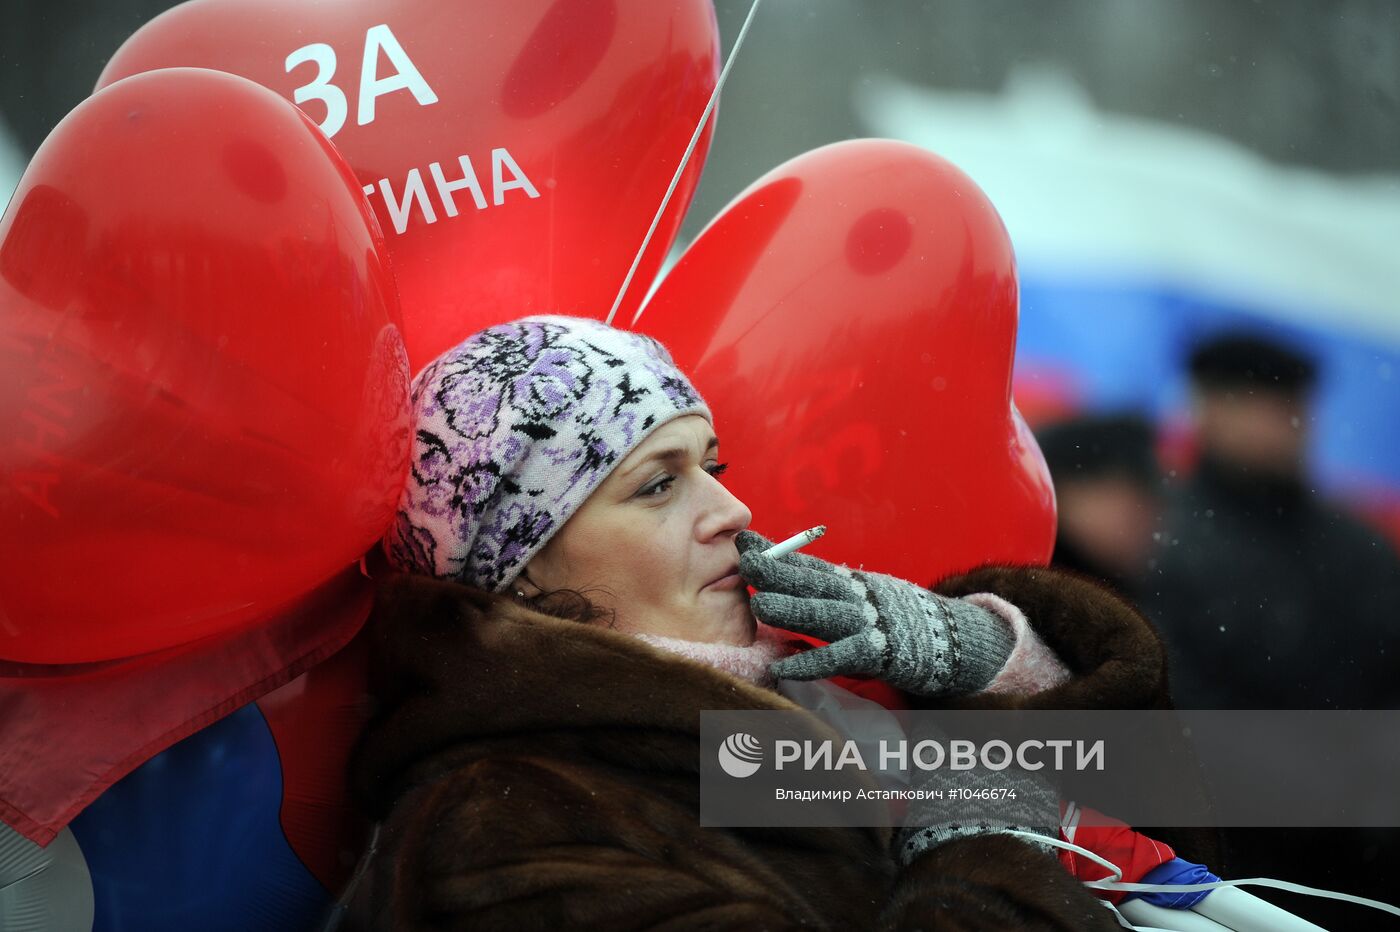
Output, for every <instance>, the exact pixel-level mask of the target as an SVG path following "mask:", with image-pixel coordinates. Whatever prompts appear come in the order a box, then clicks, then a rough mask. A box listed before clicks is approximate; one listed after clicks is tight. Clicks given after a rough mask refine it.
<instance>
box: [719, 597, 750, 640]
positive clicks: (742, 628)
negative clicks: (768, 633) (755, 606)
mask: <svg viewBox="0 0 1400 932" xmlns="http://www.w3.org/2000/svg"><path fill="white" fill-rule="evenodd" d="M757 634H758V621H757V619H755V618H754V616H753V612H751V611H749V602H748V599H745V600H744V604H743V605H742V606H738V607H737V608H736V609H735V610H733V611H731V612H730V613H729V615H728V616H727V617H726V618H725V620H724V623H723V624H722V625H721V626H720V628H719V630H718V633H717V636H716V637H715V639H714V640H715V641H717V642H719V643H722V644H733V645H735V646H736V647H748V646H749V645H750V644H752V643H753V642H754V638H755V637H756V636H757Z"/></svg>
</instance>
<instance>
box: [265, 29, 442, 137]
mask: <svg viewBox="0 0 1400 932" xmlns="http://www.w3.org/2000/svg"><path fill="white" fill-rule="evenodd" d="M380 52H383V53H384V54H385V55H386V56H388V59H389V64H391V65H393V66H394V71H393V72H392V73H390V74H389V75H388V76H387V77H383V78H381V77H379V53H380ZM307 63H312V64H315V65H316V77H315V78H314V79H313V80H312V82H311V83H310V84H303V85H302V86H301V87H299V88H297V89H296V91H295V93H293V95H292V100H293V101H294V102H295V103H296V104H297V105H298V106H300V105H302V104H304V103H306V102H307V101H309V100H319V101H321V102H322V103H323V104H325V105H326V116H325V119H323V120H322V121H321V122H320V123H319V124H317V125H319V126H320V127H321V132H323V133H325V134H326V136H327V137H332V136H334V135H335V134H336V133H338V132H340V130H341V127H343V126H344V125H345V117H346V115H347V113H348V106H347V103H346V100H345V92H344V91H342V90H341V89H340V88H339V87H337V86H336V85H334V84H332V83H331V78H333V77H335V68H336V57H335V49H333V48H331V47H330V46H329V45H327V44H326V43H324V42H313V43H312V44H311V45H303V46H302V47H301V48H299V49H297V50H296V51H294V52H292V53H291V54H290V55H288V56H287V61H286V69H287V73H288V74H291V73H292V71H293V70H294V69H296V68H297V67H298V66H300V65H304V64H307ZM404 90H406V91H408V92H409V93H411V94H412V95H413V99H414V100H416V101H418V104H419V106H423V107H426V106H427V105H428V104H435V103H437V100H438V98H437V94H435V93H434V92H433V89H432V88H431V87H429V86H428V82H427V81H426V80H425V79H424V78H423V73H422V72H420V71H419V70H418V66H417V65H415V64H413V59H411V58H409V57H408V53H407V52H405V51H404V50H403V46H402V45H400V44H399V40H398V39H397V38H395V36H394V31H393V30H392V29H390V28H389V25H388V24H387V23H380V24H379V25H378V26H371V27H370V28H369V29H368V30H366V31H365V47H364V54H363V56H362V57H361V59H360V98H359V102H358V105H357V106H356V109H355V122H356V123H357V124H358V125H360V126H365V125H367V124H369V123H373V122H374V114H375V101H376V100H378V99H379V98H380V97H382V96H384V95H385V94H392V93H393V92H394V91H404Z"/></svg>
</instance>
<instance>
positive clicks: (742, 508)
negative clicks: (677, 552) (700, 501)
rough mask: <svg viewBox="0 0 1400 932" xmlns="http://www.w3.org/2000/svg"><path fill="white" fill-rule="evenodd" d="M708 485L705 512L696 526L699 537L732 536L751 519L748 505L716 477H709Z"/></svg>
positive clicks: (706, 539)
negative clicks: (707, 499) (708, 492)
mask: <svg viewBox="0 0 1400 932" xmlns="http://www.w3.org/2000/svg"><path fill="white" fill-rule="evenodd" d="M710 487H711V488H710V497H709V501H707V503H706V509H705V514H704V515H703V517H702V518H701V520H700V522H699V524H698V525H697V528H696V529H697V530H698V531H699V537H700V539H701V540H703V541H708V540H710V539H712V538H714V537H718V536H721V535H724V536H729V537H732V536H734V535H735V534H738V533H739V532H740V531H742V530H744V529H745V528H747V527H748V526H749V524H750V522H752V521H753V512H751V511H749V506H747V505H745V504H744V503H743V502H741V501H739V499H738V498H736V497H735V495H734V493H733V492H731V491H729V489H727V488H725V487H724V485H723V484H722V483H721V482H720V481H719V480H718V479H714V478H711V479H710Z"/></svg>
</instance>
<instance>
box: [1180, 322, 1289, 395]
mask: <svg viewBox="0 0 1400 932" xmlns="http://www.w3.org/2000/svg"><path fill="white" fill-rule="evenodd" d="M1189 365H1190V371H1191V381H1192V382H1193V383H1194V384H1195V385H1196V386H1197V387H1198V388H1201V389H1204V390H1206V391H1211V390H1221V391H1227V390H1240V389H1245V390H1252V391H1269V392H1275V393H1278V394H1286V395H1304V394H1307V393H1308V391H1310V390H1311V389H1312V387H1313V385H1314V384H1316V382H1317V364H1316V363H1315V362H1313V360H1312V359H1310V358H1308V357H1307V356H1305V355H1303V354H1302V353H1300V352H1298V351H1296V350H1294V349H1292V348H1290V347H1288V346H1286V345H1284V344H1283V343H1280V342H1278V341H1277V340H1272V339H1269V338H1267V337H1263V336H1260V335H1259V334H1256V333H1247V332H1234V333H1225V334H1220V335H1218V336H1215V337H1212V338H1210V339H1209V340H1206V341H1205V342H1203V343H1201V344H1199V345H1197V347H1196V348H1195V349H1194V350H1193V351H1192V352H1191V357H1190V363H1189Z"/></svg>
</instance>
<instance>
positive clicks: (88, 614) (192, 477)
mask: <svg viewBox="0 0 1400 932" xmlns="http://www.w3.org/2000/svg"><path fill="white" fill-rule="evenodd" d="M407 380H408V371H407V361H406V358H405V356H404V351H403V343H402V338H401V336H400V333H399V325H398V307H397V303H396V297H395V292H394V287H393V279H392V276H391V274H390V273H389V270H388V266H387V261H386V259H385V256H384V246H383V239H382V237H381V236H380V234H379V231H378V227H377V225H376V223H375V220H374V217H373V214H372V213H371V212H370V210H369V206H368V204H367V203H366V202H365V199H364V197H363V195H362V194H361V192H360V187H359V184H358V183H357V181H356V179H355V177H354V175H353V173H352V172H351V171H350V169H349V167H348V166H347V165H346V164H345V162H344V161H343V160H342V159H341V158H340V156H339V155H338V154H337V153H336V151H335V148H334V147H333V146H332V145H331V144H330V143H329V142H327V141H326V139H325V137H324V136H323V135H322V134H321V133H320V132H319V131H318V130H317V129H316V127H315V125H314V124H312V123H311V122H310V121H309V120H308V119H307V118H306V117H305V115H304V114H302V113H301V112H300V111H298V110H297V109H296V108H295V107H293V106H292V105H290V104H288V103H287V102H286V101H284V100H282V99H281V98H280V97H278V96H277V95H276V94H274V93H272V92H271V91H268V90H267V89H265V88H262V87H259V86H258V85H256V84H254V83H252V82H250V81H247V80H245V79H243V78H239V77H236V76H233V75H229V74H221V73H219V72H215V71H203V70H198V69H174V70H169V71H161V72H153V73H151V74H146V75H141V76H139V77H135V78H131V79H129V80H126V81H122V82H120V83H119V84H116V85H113V86H112V87H110V88H108V89H106V90H104V91H101V92H99V93H98V94H96V95H94V96H93V97H92V98H90V99H89V100H87V101H86V102H84V103H83V104H82V105H80V106H79V107H78V108H77V109H76V110H74V111H73V112H72V113H71V114H69V116H68V117H67V118H66V119H65V120H64V121H63V122H62V123H60V124H59V126H58V127H57V128H56V129H55V130H54V131H53V133H52V135H50V137H49V138H48V140H47V141H46V142H45V143H44V145H43V146H42V147H41V148H40V149H39V151H38V153H37V154H36V155H35V156H34V160H33V162H32V163H31V164H30V166H29V169H28V171H27V172H26V173H25V175H24V177H23V178H22V179H21V180H20V183H19V187H18V188H17V189H16V191H15V194H14V198H13V200H12V201H11V202H10V206H9V208H8V209H7V210H6V212H5V215H4V218H3V220H0V436H3V437H5V438H6V439H5V442H4V444H3V445H0V476H3V485H0V658H5V659H9V660H17V661H23V662H27V663H76V662H85V661H93V660H103V659H108V658H113V657H121V656H128V655H132V654H137V653H142V652H145V651H151V650H155V649H158V648H162V647H167V646H171V645H175V644H180V643H184V642H186V641H189V640H192V639H194V638H199V637H204V636H207V635H211V634H216V633H220V632H223V631H227V630H231V629H233V628H236V627H238V626H240V625H243V624H246V623H250V622H252V621H255V620H257V619H259V618H260V617H265V616H266V615H267V613H268V612H270V611H272V610H275V609H276V607H277V606H279V605H281V604H283V603H285V602H287V601H288V600H290V599H292V598H294V597H296V596H298V595H299V594H301V593H304V592H306V591H308V590H310V589H311V588H312V587H314V586H316V585H317V584H319V583H321V582H323V581H324V580H326V579H328V578H329V577H331V576H332V575H333V574H334V573H336V572H337V571H338V570H340V569H341V568H343V567H345V566H346V565H348V564H350V563H353V561H354V560H355V559H357V558H358V556H359V555H360V554H361V553H363V552H364V551H365V550H366V549H367V548H368V547H369V546H370V545H371V544H372V543H373V542H374V541H375V540H376V539H377V538H378V537H379V535H380V534H381V533H382V532H383V530H384V528H385V527H386V526H387V523H388V521H389V518H390V516H391V515H392V513H393V509H394V506H395V504H396V501H397V496H398V491H399V488H400V486H401V483H402V481H403V475H404V472H405V470H406V468H407V441H408V405H407Z"/></svg>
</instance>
